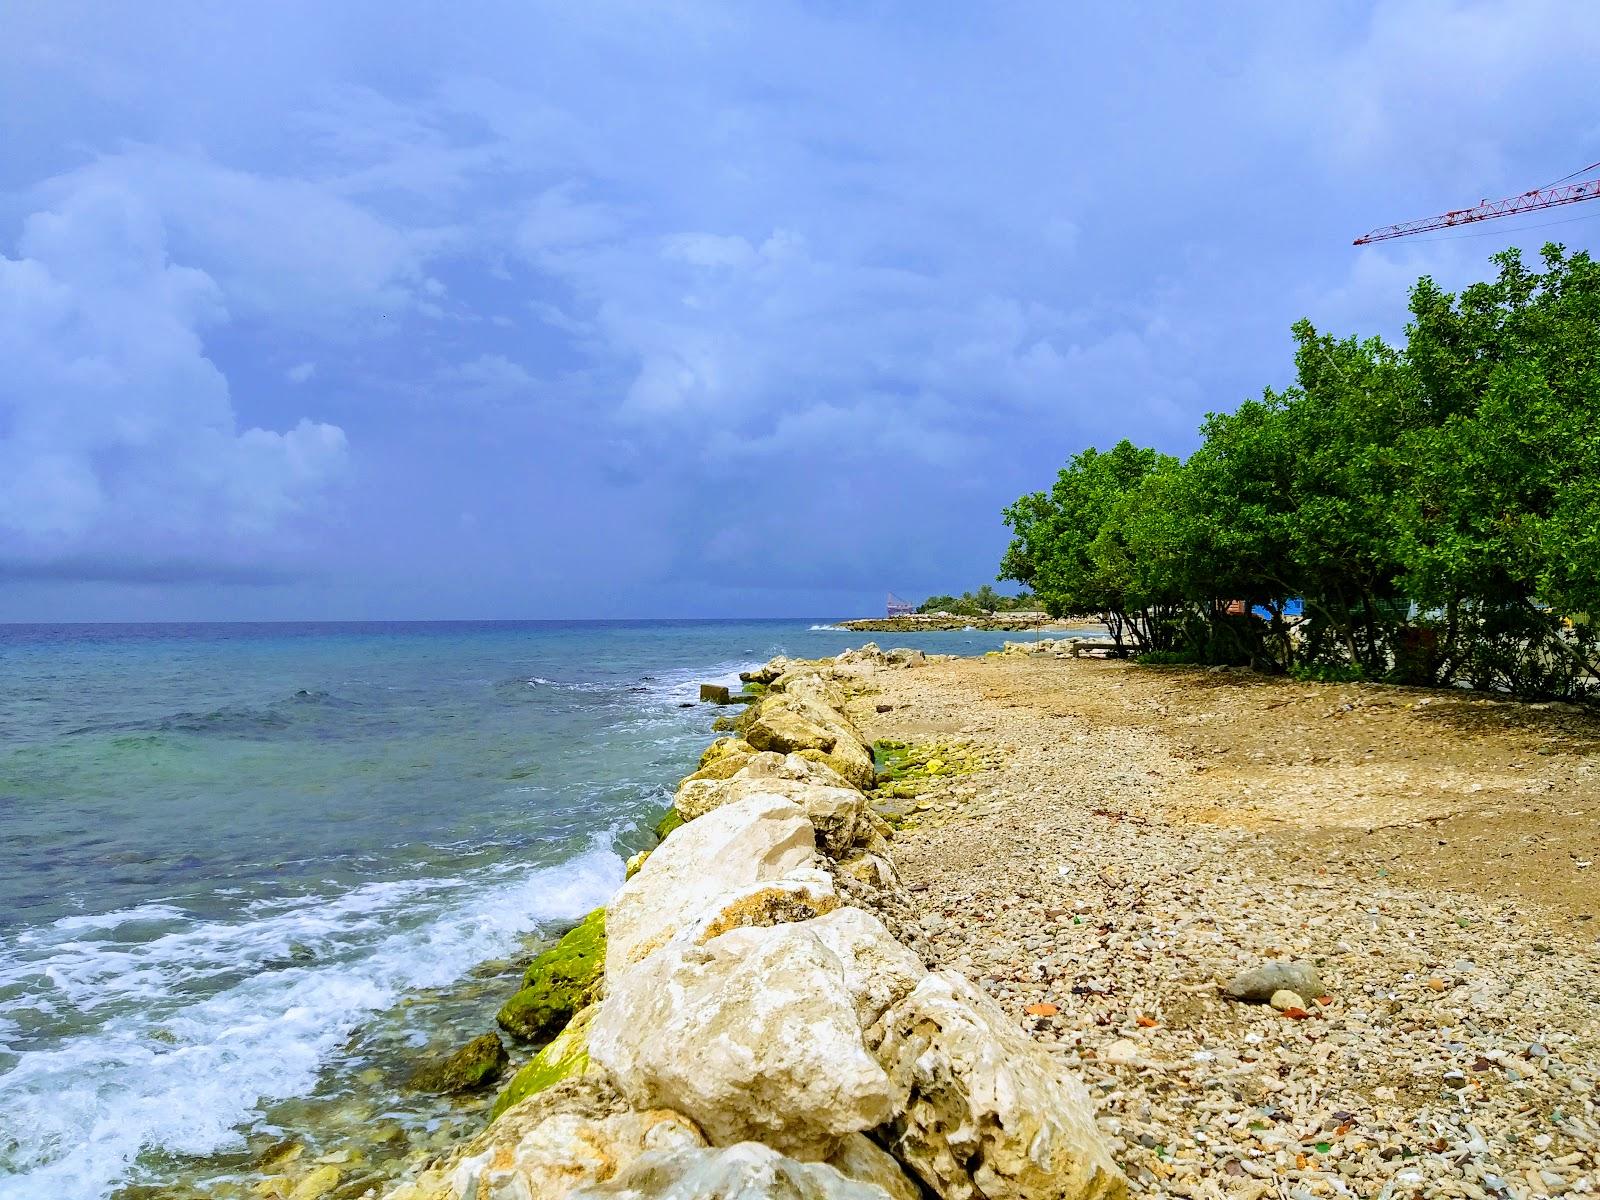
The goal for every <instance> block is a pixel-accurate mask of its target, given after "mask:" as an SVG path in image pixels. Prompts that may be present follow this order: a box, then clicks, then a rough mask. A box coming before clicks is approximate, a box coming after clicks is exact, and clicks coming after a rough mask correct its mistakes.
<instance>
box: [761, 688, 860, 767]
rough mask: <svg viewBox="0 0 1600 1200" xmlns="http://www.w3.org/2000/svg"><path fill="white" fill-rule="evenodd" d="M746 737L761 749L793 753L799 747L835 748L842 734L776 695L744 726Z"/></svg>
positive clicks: (812, 748) (810, 748) (825, 749)
mask: <svg viewBox="0 0 1600 1200" xmlns="http://www.w3.org/2000/svg"><path fill="white" fill-rule="evenodd" d="M744 740H745V741H747V742H749V743H750V744H751V745H752V746H754V747H755V748H756V749H757V750H775V751H777V752H778V753H779V754H791V753H793V752H794V751H796V750H821V751H823V752H824V753H826V752H827V751H829V750H832V749H833V747H834V743H835V742H837V741H838V740H839V735H838V734H837V733H835V732H833V731H831V730H830V729H829V728H828V727H827V726H826V725H824V724H823V723H822V722H820V721H817V720H815V719H813V715H812V714H810V713H806V712H802V711H801V710H800V709H799V707H797V706H796V705H793V704H790V703H788V702H786V701H785V700H783V699H781V698H778V697H774V698H773V699H770V700H767V701H765V702H764V703H763V704H762V705H761V707H760V708H759V709H757V710H756V713H755V716H754V717H752V718H751V720H750V724H749V725H748V726H747V727H746V728H745V730H744Z"/></svg>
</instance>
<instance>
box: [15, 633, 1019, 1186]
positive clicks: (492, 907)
mask: <svg viewBox="0 0 1600 1200" xmlns="http://www.w3.org/2000/svg"><path fill="white" fill-rule="evenodd" d="M871 636H874V635H862V634H850V633H847V632H844V631H842V630H838V629H836V628H833V627H831V626H829V625H828V624H827V623H826V622H822V621H800V620H785V621H631V622H483V623H469V622H442V623H418V624H389V623H385V624H211V625H122V626H117V625H73V626H41V625H11V626H5V625H0V1200H24V1198H26V1200H33V1198H34V1197H39V1196H44V1195H49V1196H52V1197H55V1198H57V1200H99V1198H102V1197H112V1196H117V1197H128V1198H129V1200H132V1198H133V1197H139V1196H166V1195H171V1194H184V1195H216V1196H224V1195H232V1194H244V1193H243V1189H244V1187H245V1183H246V1181H247V1180H248V1179H249V1178H250V1177H251V1171H252V1169H253V1166H254V1165H255V1164H258V1163H259V1162H260V1161H262V1157H263V1155H267V1156H270V1155H272V1154H274V1153H278V1152H279V1149H280V1148H281V1147H282V1146H283V1145H285V1144H286V1143H285V1141H284V1139H295V1140H297V1141H300V1142H304V1143H306V1144H307V1145H308V1146H309V1147H310V1149H311V1152H324V1153H331V1154H333V1155H335V1156H338V1155H341V1154H354V1155H356V1156H357V1157H356V1158H355V1159H352V1160H351V1161H371V1162H378V1161H380V1160H381V1157H382V1151H381V1150H378V1149H376V1148H375V1147H374V1145H372V1144H364V1145H363V1146H362V1147H360V1148H358V1149H357V1150H355V1151H351V1150H349V1149H348V1146H346V1148H345V1149H339V1147H340V1146H341V1144H344V1143H345V1142H349V1139H350V1138H353V1137H354V1136H355V1133H356V1132H357V1131H360V1132H362V1133H364V1134H365V1135H367V1136H368V1137H369V1141H370V1139H371V1138H378V1137H379V1135H380V1133H381V1135H382V1138H381V1139H380V1143H379V1144H381V1145H388V1146H392V1147H395V1149H394V1150H393V1153H394V1154H396V1155H398V1154H401V1153H403V1152H407V1151H409V1152H416V1150H417V1148H418V1147H421V1148H424V1149H426V1148H430V1147H431V1148H435V1149H436V1148H438V1147H439V1146H442V1145H444V1144H447V1143H448V1141H449V1140H450V1139H451V1138H454V1137H457V1136H460V1135H461V1134H462V1133H463V1132H464V1131H466V1130H468V1129H470V1128H475V1127H476V1126H477V1125H478V1124H481V1121H482V1115H481V1111H480V1110H479V1109H478V1108H474V1106H473V1104H472V1103H467V1104H462V1103H459V1102H449V1101H444V1100H438V1099H434V1098H423V1097H418V1096H415V1095H414V1094H410V1093H407V1092H406V1091H405V1090H404V1088H403V1079H404V1076H405V1074H406V1073H407V1072H408V1071H409V1069H410V1068H411V1067H412V1066H414V1065H415V1064H416V1062H417V1061H419V1058H420V1056H421V1055H422V1054H424V1053H425V1052H428V1051H430V1050H434V1049H440V1048H444V1049H448V1048H449V1046H450V1045H451V1043H452V1039H455V1040H460V1039H462V1038H464V1037H466V1036H471V1035H472V1034H473V1033H478V1032H483V1031H484V1030H485V1029H487V1028H490V1027H491V1026H492V1022H493V1013H494V1011H495V1008H496V1007H497V1005H498V1003H499V1001H500V1000H502V999H504V997H505V996H506V995H509V992H510V989H511V988H513V987H514V986H515V978H516V973H517V967H518V962H519V959H525V958H526V956H527V954H528V953H530V952H531V950H532V949H533V948H536V947H537V945H538V944H539V943H538V939H539V938H540V937H541V936H548V935H550V934H551V933H553V932H558V931H559V930H560V929H562V928H563V927H564V923H566V922H570V921H572V920H574V919H576V918H578V917H580V916H582V915H583V914H584V913H586V912H588V911H589V910H590V909H592V908H594V907H595V906H596V905H599V904H601V903H603V902H604V901H605V900H606V899H607V898H608V897H609V895H610V894H611V892H612V891H614V890H615V889H616V887H617V886H618V885H620V883H621V882H622V878H623V861H624V857H625V856H626V855H627V854H628V853H631V852H632V851H634V850H637V849H640V848H643V847H645V846H648V845H650V844H652V843H653V841H654V838H653V836H652V835H651V833H650V827H651V825H652V824H653V823H654V821H655V819H656V818H657V817H659V815H660V814H661V812H662V811H663V810H664V808H665V806H666V805H667V803H668V802H669V801H670V798H671V788H672V786H673V785H674V784H675V783H676V781H677V780H678V779H679V778H680V777H681V776H682V775H683V774H685V773H686V772H687V771H689V770H692V769H693V766H694V761H695V758H696V757H697V755H698V754H699V751H700V750H701V748H702V747H703V746H704V745H705V744H706V742H707V741H708V740H709V738H710V737H711V736H713V735H712V734H711V732H710V722H711V719H712V717H713V716H714V715H715V714H716V712H718V711H720V710H717V709H714V708H712V707H711V706H706V705H697V704H694V703H693V701H694V700H695V699H696V696H697V685H698V684H699V683H701V682H724V683H736V682H737V672H738V671H739V670H741V669H744V668H747V667H749V666H751V665H753V664H756V663H759V662H763V661H765V660H766V659H768V658H770V657H771V656H773V655H775V654H788V655H794V656H801V657H818V656H821V655H825V654H834V653H837V652H838V651H840V650H842V649H845V648H846V647H848V646H852V645H859V644H861V643H862V642H864V641H866V640H868V638H869V637H871ZM876 636H877V637H878V638H879V640H880V642H882V644H885V645H889V644H894V645H914V646H919V647H921V648H923V649H926V650H929V651H932V652H941V653H957V654H977V653H981V652H983V651H984V650H988V649H992V648H994V647H996V646H998V645H999V644H1000V643H1001V642H1002V641H1004V640H1006V638H1007V637H1012V638H1015V637H1017V636H1019V635H1015V634H1011V635H1006V634H998V633H996V634H990V633H982V632H976V631H966V632H954V633H931V634H922V635H876ZM1023 636H1026V635H1023ZM685 705H688V707H684V706H685ZM391 1129H392V1130H394V1131H396V1132H394V1133H393V1134H392V1135H391V1134H390V1133H389V1132H388V1131H389V1130H391ZM375 1131H377V1132H375ZM341 1139H344V1142H342V1141H341ZM297 1152H298V1151H297ZM341 1161H343V1160H341ZM173 1189H181V1191H179V1192H176V1193H175V1192H174V1190H173ZM230 1189H231V1190H230Z"/></svg>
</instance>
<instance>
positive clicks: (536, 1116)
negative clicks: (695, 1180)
mask: <svg viewBox="0 0 1600 1200" xmlns="http://www.w3.org/2000/svg"><path fill="white" fill-rule="evenodd" d="M704 1145H705V1139H704V1138H703V1137H701V1135H700V1131H699V1130H697V1129H696V1128H695V1127H694V1125H693V1123H692V1122H690V1121H688V1120H687V1119H686V1118H684V1117H683V1116H682V1115H680V1114H679V1113H675V1112H671V1111H667V1110H661V1109H654V1110H647V1111H636V1110H634V1109H630V1108H629V1107H627V1105H626V1104H624V1103H622V1101H621V1098H620V1097H619V1096H617V1095H616V1093H615V1091H614V1090H612V1089H611V1088H610V1086H609V1085H608V1084H606V1083H605V1082H604V1081H601V1080H596V1079H583V1080H571V1081H567V1082H565V1083H560V1084H557V1085H555V1086H554V1087H553V1088H551V1089H549V1090H548V1091H544V1092H540V1093H539V1094H538V1095H536V1096H533V1097H531V1098H530V1099H528V1100H525V1101H523V1102H522V1103H521V1104H516V1105H513V1106H512V1107H511V1108H509V1109H507V1110H506V1111H505V1113H504V1114H502V1115H501V1117H500V1119H499V1120H497V1121H496V1122H495V1123H494V1124H493V1125H491V1126H490V1127H489V1128H488V1129H487V1130H485V1131H484V1132H483V1133H481V1134H479V1135H478V1136H477V1137H475V1138H473V1139H472V1140H471V1141H469V1142H467V1143H466V1144H465V1145H464V1146H461V1147H459V1148H458V1149H456V1150H454V1151H452V1152H451V1153H450V1154H448V1155H446V1156H445V1157H444V1158H443V1159H441V1160H439V1161H437V1162H435V1163H433V1164H431V1165H430V1166H429V1167H428V1168H426V1169H425V1170H423V1171H422V1172H421V1174H420V1175H418V1176H417V1177H416V1178H415V1179H411V1180H407V1181H405V1182H403V1183H400V1184H398V1185H397V1186H395V1187H394V1188H393V1189H391V1190H390V1191H389V1192H388V1193H387V1194H386V1197H385V1200H561V1198H564V1197H566V1196H568V1195H571V1194H572V1193H573V1189H575V1188H582V1187H585V1186H587V1185H590V1184H597V1183H603V1182H604V1181H606V1180H609V1179H611V1178H613V1177H614V1176H615V1175H616V1174H617V1173H618V1172H619V1171H621V1170H623V1169H624V1168H625V1167H627V1165H628V1164H629V1163H631V1162H633V1160H634V1159H636V1158H638V1157H639V1156H640V1155H643V1154H649V1153H657V1154H670V1153H674V1152H681V1151H685V1150H691V1151H692V1150H694V1149H695V1148H697V1147H703V1146H704Z"/></svg>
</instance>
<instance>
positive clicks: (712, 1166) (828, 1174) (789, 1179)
mask: <svg viewBox="0 0 1600 1200" xmlns="http://www.w3.org/2000/svg"><path fill="white" fill-rule="evenodd" d="M880 1153H881V1151H880ZM886 1157H887V1156H886ZM872 1165H873V1166H875V1167H877V1166H881V1164H879V1163H877V1162H873V1164H872ZM888 1167H889V1168H891V1169H892V1168H894V1160H893V1159H890V1160H889V1163H888ZM896 1176H898V1183H901V1184H905V1185H906V1186H908V1187H910V1188H911V1190H910V1191H909V1192H908V1191H906V1190H904V1188H898V1187H897V1188H896V1190H892V1191H891V1190H889V1189H888V1188H886V1187H884V1186H883V1184H885V1183H888V1184H891V1185H893V1184H896V1182H897V1180H896ZM623 1198H625V1200H917V1192H916V1188H915V1186H914V1185H912V1184H911V1182H910V1180H908V1179H906V1178H905V1176H904V1175H903V1174H901V1173H900V1172H899V1171H898V1169H895V1170H894V1174H893V1175H887V1174H884V1175H881V1176H880V1177H876V1178H875V1177H872V1176H869V1177H867V1178H860V1177H852V1176H851V1175H850V1174H849V1173H848V1172H845V1171H841V1170H839V1169H838V1168H837V1167H835V1166H833V1165H830V1164H828V1163H815V1162H796V1161H795V1160H794V1159H792V1158H788V1157H786V1156H785V1155H782V1154H779V1153H778V1152H777V1151H776V1150H774V1149H772V1148H771V1147H770V1146H763V1145H760V1144H759V1143H757V1142H740V1143H739V1144H738V1145H736V1146H728V1147H726V1148H724V1149H721V1150H707V1149H700V1148H697V1147H686V1148H684V1149H680V1150H670V1151H660V1152H657V1153H653V1154H645V1155H641V1156H640V1157H639V1158H636V1159H635V1160H634V1161H633V1162H632V1163H631V1164H629V1165H628V1166H627V1167H625V1168H624V1169H623V1170H622V1171H620V1172H618V1173H617V1175H616V1176H615V1177H613V1178H612V1179H611V1180H609V1181H608V1182H606V1183H601V1184H596V1185H594V1186H591V1187H585V1188H580V1189H578V1190H577V1191H574V1192H573V1193H572V1200H623Z"/></svg>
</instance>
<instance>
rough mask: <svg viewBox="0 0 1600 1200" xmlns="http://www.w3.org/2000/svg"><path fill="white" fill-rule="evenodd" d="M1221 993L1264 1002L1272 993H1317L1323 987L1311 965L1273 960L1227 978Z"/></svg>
mask: <svg viewBox="0 0 1600 1200" xmlns="http://www.w3.org/2000/svg"><path fill="white" fill-rule="evenodd" d="M1222 991H1223V994H1224V995H1226V996H1231V997H1232V998H1233V999H1235V1000H1248V1001H1250V1002H1252V1003H1255V1004H1265V1003H1267V1002H1268V1001H1270V1000H1271V999H1272V994H1273V993H1274V992H1281V991H1289V992H1297V993H1299V994H1300V995H1301V996H1320V995H1322V993H1323V991H1324V988H1323V986H1322V977H1321V975H1320V974H1318V972H1317V968H1316V966H1315V965H1314V964H1312V963H1308V962H1289V961H1287V960H1284V959H1273V960H1272V961H1270V962H1265V963H1262V964H1261V965H1260V966H1259V967H1254V968H1252V969H1251V970H1248V971H1243V972H1241V973H1240V974H1238V975H1235V976H1234V977H1233V978H1232V979H1230V980H1228V982H1227V983H1226V984H1224V985H1223V988H1222Z"/></svg>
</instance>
